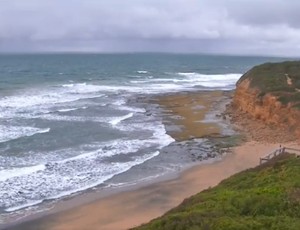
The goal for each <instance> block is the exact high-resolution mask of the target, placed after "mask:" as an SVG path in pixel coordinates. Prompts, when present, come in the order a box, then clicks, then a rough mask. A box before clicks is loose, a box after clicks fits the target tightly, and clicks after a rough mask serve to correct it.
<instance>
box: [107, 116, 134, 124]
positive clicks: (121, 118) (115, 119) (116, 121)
mask: <svg viewBox="0 0 300 230" xmlns="http://www.w3.org/2000/svg"><path fill="white" fill-rule="evenodd" d="M132 116H133V113H128V114H126V115H124V116H122V117H116V118H114V119H113V120H111V121H110V122H109V123H110V124H111V125H112V126H116V125H117V124H119V123H120V122H122V121H124V120H126V119H128V118H130V117H132Z"/></svg>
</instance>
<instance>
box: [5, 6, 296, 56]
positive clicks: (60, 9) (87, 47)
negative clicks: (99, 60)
mask: <svg viewBox="0 0 300 230" xmlns="http://www.w3.org/2000/svg"><path fill="white" fill-rule="evenodd" d="M44 51H46V52H59V51H62V52H148V51H150V52H157V51H160V52H182V53H186V52H200V53H224V54H250V55H253V54H260V55H276V56H300V1H299V0H0V52H44Z"/></svg>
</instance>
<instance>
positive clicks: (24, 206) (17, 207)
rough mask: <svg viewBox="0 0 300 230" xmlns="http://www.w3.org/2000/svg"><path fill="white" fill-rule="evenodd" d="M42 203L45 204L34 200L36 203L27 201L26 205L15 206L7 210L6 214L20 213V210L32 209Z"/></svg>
mask: <svg viewBox="0 0 300 230" xmlns="http://www.w3.org/2000/svg"><path fill="white" fill-rule="evenodd" d="M42 202H43V200H34V201H29V200H27V202H26V203H25V204H22V205H18V206H14V207H11V208H6V209H5V211H6V212H14V211H18V210H20V209H24V208H28V207H32V206H34V205H37V204H40V203H42Z"/></svg>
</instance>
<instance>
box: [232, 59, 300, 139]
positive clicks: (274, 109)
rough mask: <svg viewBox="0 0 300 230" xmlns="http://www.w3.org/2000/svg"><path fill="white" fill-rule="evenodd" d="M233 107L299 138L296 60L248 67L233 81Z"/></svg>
mask: <svg viewBox="0 0 300 230" xmlns="http://www.w3.org/2000/svg"><path fill="white" fill-rule="evenodd" d="M233 108H234V109H235V110H239V111H242V112H243V113H245V114H247V115H249V116H251V117H252V118H255V119H259V120H261V121H263V122H264V123H265V124H268V125H273V126H277V127H281V128H284V129H286V130H288V131H289V132H292V133H294V134H295V136H297V137H298V138H300V61H290V62H282V63H266V64H263V65H259V66H256V67H254V68H252V69H251V70H250V71H248V72H247V73H245V74H244V75H243V76H242V77H241V78H240V80H239V81H238V82H237V85H236V91H235V94H234V97H233Z"/></svg>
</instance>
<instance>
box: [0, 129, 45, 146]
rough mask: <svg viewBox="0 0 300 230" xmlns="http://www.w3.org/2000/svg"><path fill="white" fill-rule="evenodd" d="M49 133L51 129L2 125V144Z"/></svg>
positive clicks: (0, 136) (0, 131) (0, 132)
mask: <svg viewBox="0 0 300 230" xmlns="http://www.w3.org/2000/svg"><path fill="white" fill-rule="evenodd" d="M48 132H50V128H45V129H40V128H34V127H23V126H5V125H0V143H1V142H7V141H11V140H15V139H18V138H22V137H30V136H33V135H35V134H42V133H48Z"/></svg>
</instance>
